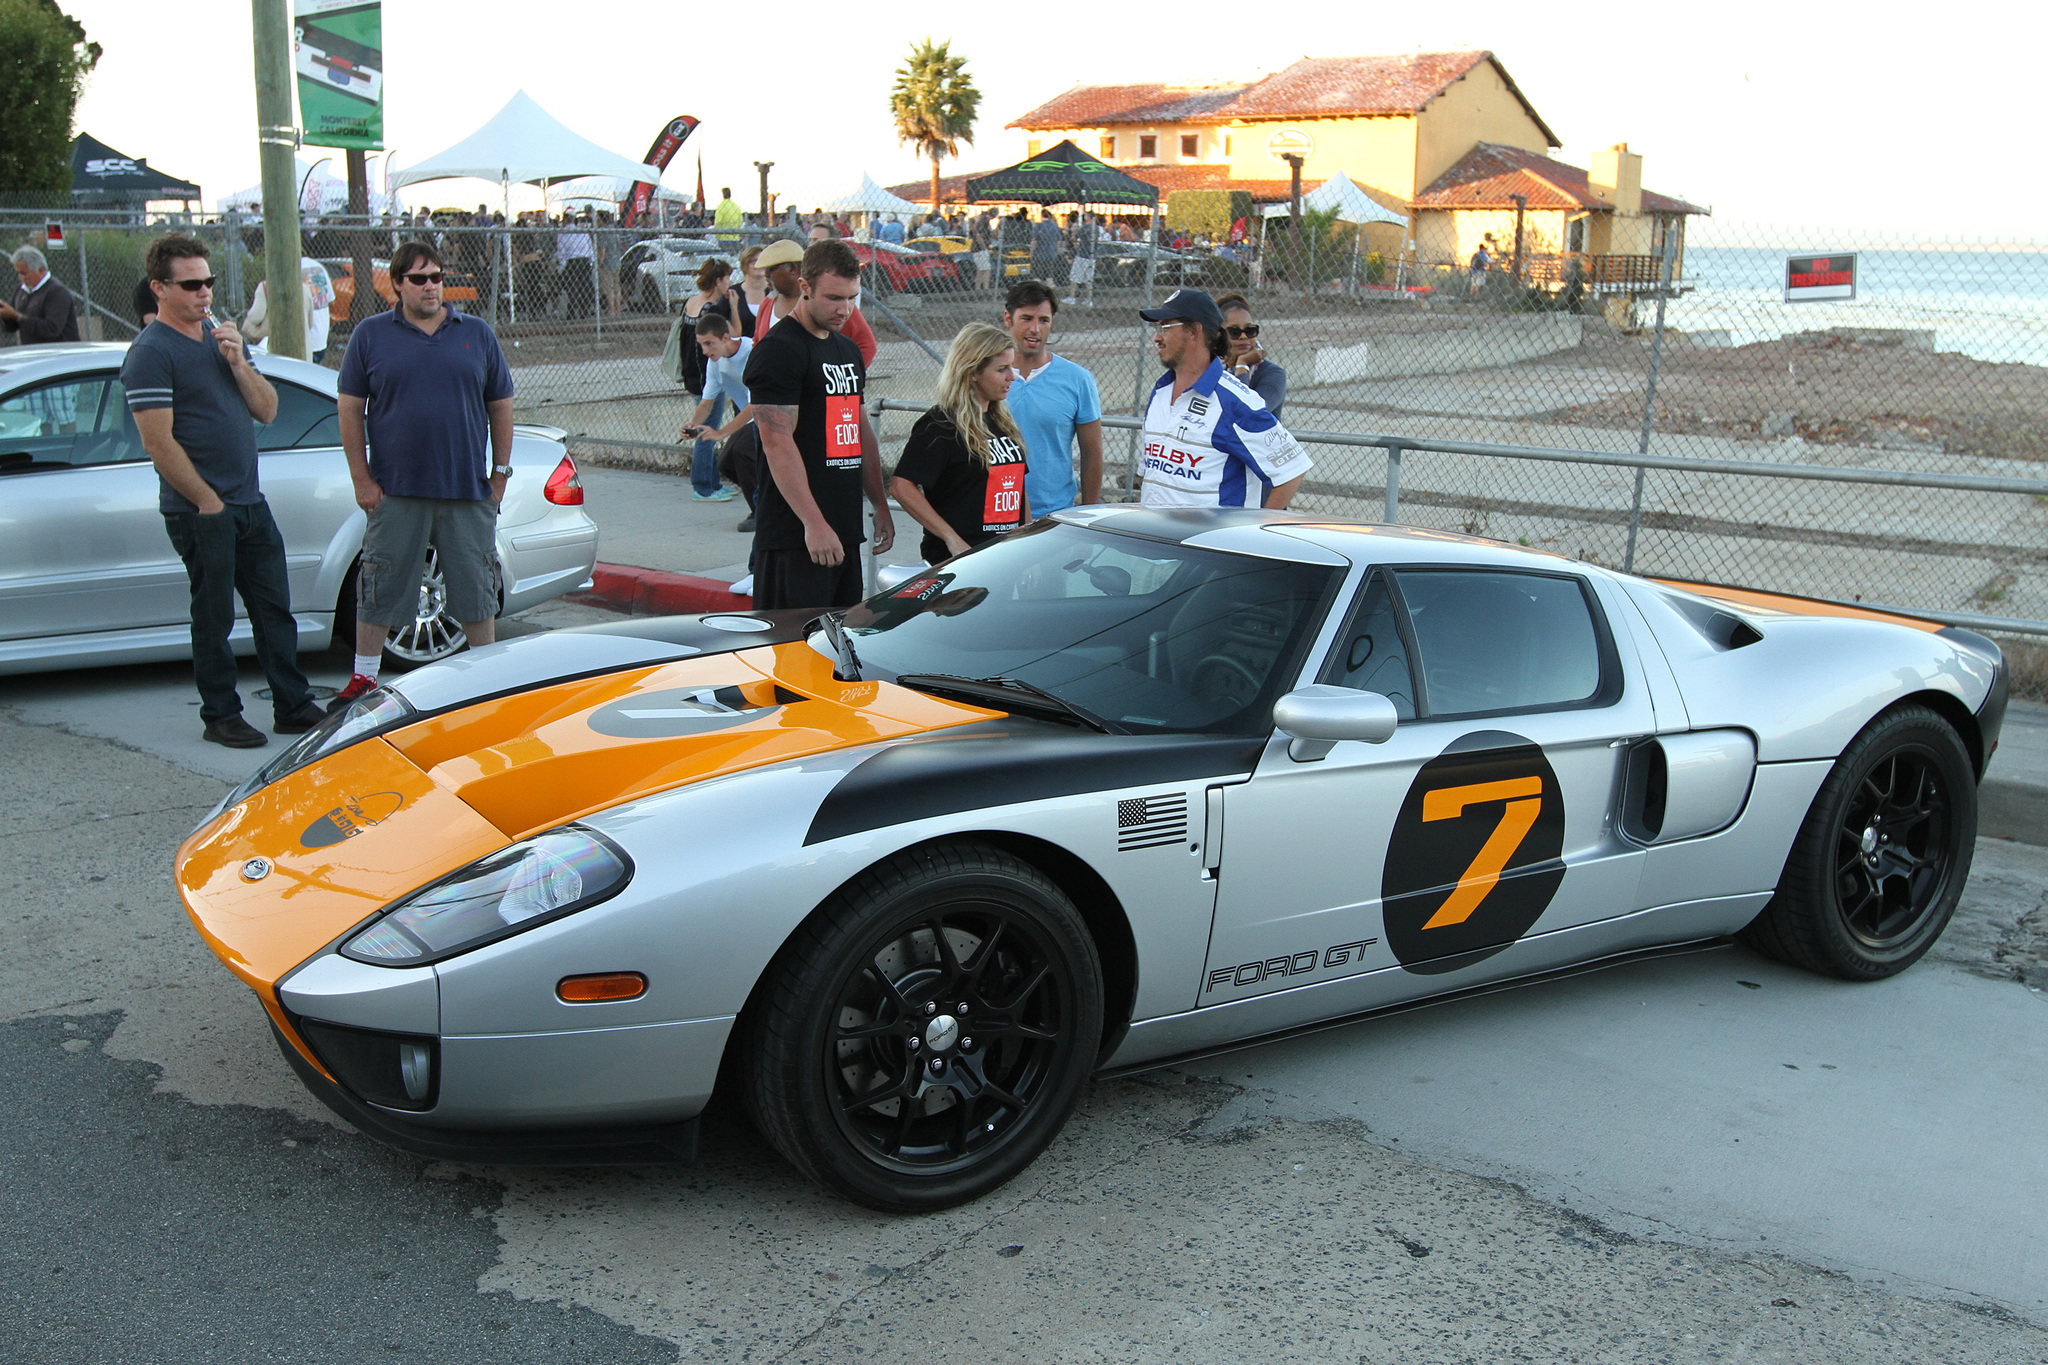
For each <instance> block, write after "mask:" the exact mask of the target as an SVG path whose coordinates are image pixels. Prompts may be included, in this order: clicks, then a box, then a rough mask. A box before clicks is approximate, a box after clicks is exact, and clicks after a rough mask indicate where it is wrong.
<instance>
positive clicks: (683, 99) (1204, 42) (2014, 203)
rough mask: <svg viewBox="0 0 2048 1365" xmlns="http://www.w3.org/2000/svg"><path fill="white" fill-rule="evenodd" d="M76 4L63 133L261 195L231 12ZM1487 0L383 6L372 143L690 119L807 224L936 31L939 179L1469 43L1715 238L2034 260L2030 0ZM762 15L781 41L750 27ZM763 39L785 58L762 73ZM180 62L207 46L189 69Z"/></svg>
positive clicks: (410, 157) (634, 0)
mask: <svg viewBox="0 0 2048 1365" xmlns="http://www.w3.org/2000/svg"><path fill="white" fill-rule="evenodd" d="M64 3H65V6H66V8H67V9H68V10H69V11H70V12H71V13H72V14H73V15H75V16H76V17H77V18H78V19H79V20H80V22H81V23H83V24H84V25H85V28H86V32H87V34H88V35H89V36H90V37H91V38H92V39H93V40H94V41H96V42H98V43H100V44H101V45H102V46H103V47H104V48H105V49H106V55H105V56H104V57H103V58H102V60H101V62H100V65H99V69H98V70H97V71H96V72H95V73H94V74H93V76H92V77H91V79H90V83H89V84H88V86H87V88H86V93H85V97H84V99H83V100H82V101H81V102H80V105H79V109H78V121H77V127H78V129H80V130H83V131H89V132H91V133H92V134H93V135H94V136H95V137H98V138H99V139H101V140H102V141H104V142H106V143H109V144H110V145H112V146H114V147H116V148H119V149H120V150H121V151H123V152H125V153H127V154H128V155H131V156H137V157H147V158H148V159H149V161H150V163H151V164H152V165H153V166H155V167H157V168H158V169H160V170H164V171H167V172H169V173H171V174H173V175H178V176H181V177H184V178H185V179H188V180H197V181H199V182H200V183H201V185H202V186H203V187H204V189H205V192H206V195H207V200H208V202H209V204H211V203H212V202H213V200H214V199H215V198H216V197H217V196H219V195H223V194H227V193H232V192H233V191H235V190H238V189H241V188H243V187H245V186H248V185H252V184H254V183H255V182H256V181H257V179H258V170H257V157H256V136H255V125H256V112H255V96H254V92H253V84H252V79H251V76H250V71H251V46H252V45H251V40H250V27H249V24H250V18H249V16H250V9H249V6H248V5H247V4H243V3H239V2H238V0H188V3H187V4H186V5H184V6H180V7H177V11H178V13H179V14H180V16H181V17H180V19H179V20H177V21H175V22H172V21H167V20H166V18H165V15H166V12H167V7H166V6H165V5H164V3H163V0H64ZM1494 8H1495V7H1493V6H1487V5H1477V6H1470V5H1467V6H1401V7H1394V6H1385V5H1335V4H1331V3H1328V0H1312V2H1311V3H1306V4H1304V3H1300V2H1299V0H1297V3H1296V4H1295V5H1294V6H1293V7H1292V10H1291V12H1290V10H1289V8H1288V7H1285V6H1263V7H1262V6H1254V5H1250V4H1247V3H1244V0H1235V2H1234V3H1230V4H1212V3H1207V0H1194V2H1191V3H1181V4H1178V5H1170V4H1169V5H1159V4H1150V5H1114V6H1109V7H1106V8H1105V9H1104V10H1099V11H1097V10H1092V9H1091V8H1088V7H1079V8H1074V7H1063V6H1057V5H1051V6H1049V5H1044V4H1040V5H1035V6H1021V5H1008V6H977V5H966V4H956V5H938V6H923V7H920V9H921V10H923V11H924V12H925V13H927V14H932V15H936V16H937V18H936V21H935V22H934V23H933V24H932V26H931V27H930V28H929V30H927V29H926V28H925V26H924V25H922V24H918V23H915V22H913V21H908V20H906V19H904V18H903V17H902V15H903V10H902V8H901V7H899V6H895V5H882V4H878V5H873V6H849V5H831V6H827V5H823V4H819V3H816V2H815V0H782V3H780V4H778V5H776V6H774V7H772V8H770V7H766V6H761V7H755V6H715V7H714V6H705V7H696V6H686V5H683V4H679V3H677V2H676V0H665V2H664V3H650V2H649V0H611V2H610V3H607V4H604V5H576V4H562V3H560V0H548V3H540V2H539V0H490V2H489V3H483V4H480V3H477V0H465V2H464V3H451V0H385V4H384V50H385V90H386V102H385V130H386V131H385V136H386V142H387V146H388V147H389V148H390V149H391V151H392V161H393V163H394V164H395V165H396V166H398V167H400V168H403V167H405V166H407V165H410V164H412V163H413V162H416V161H421V160H424V159H425V158H427V157H429V156H431V155H433V154H434V153H436V152H439V151H440V150H441V149H443V148H444V147H447V146H449V145H451V144H453V143H455V142H457V141H459V140H461V139H462V138H463V137H466V136H467V135H468V134H469V133H471V132H472V131H474V130H475V129H476V127H477V126H478V125H480V124H481V123H483V121H484V120H485V119H487V118H489V117H490V115H491V114H493V113H495V112H496V111H497V110H498V108H499V107H500V106H502V105H503V104H504V102H505V101H506V100H507V99H509V98H510V97H511V96H512V95H513V94H514V93H515V92H516V91H518V90H521V89H524V90H525V91H526V92H527V93H528V94H529V95H531V96H532V97H533V98H534V99H536V100H538V101H539V102H540V104H541V105H542V106H543V107H544V108H546V109H548V110H549V111H550V112H552V113H553V114H554V115H555V116H556V117H557V118H558V119H560V120H561V121H562V122H564V123H566V124H567V125H568V126H569V127H570V128H572V129H574V130H575V131H577V132H579V133H581V134H582V135H584V136H585V137H588V138H590V139H592V140H593V141H596V142H599V143H601V144H603V145H605V146H607V147H609V148H611V149H613V150H614V151H617V152H619V153H621V154H622V155H625V156H628V157H632V158H636V159H637V158H638V157H640V156H642V155H644V154H645V151H646V148H647V145H648V144H649V143H650V142H651V141H652V140H653V139H654V137H655V135H656V134H657V133H658V132H659V131H660V129H661V127H662V125H663V124H664V123H666V122H667V120H669V119H670V118H672V117H674V116H675V115H677V114H694V115H696V116H697V117H698V118H700V119H702V120H703V124H702V126H701V127H700V128H699V129H698V130H697V132H696V133H695V135H694V136H693V137H692V138H691V140H690V142H689V143H687V144H686V145H685V146H684V149H683V151H682V153H680V154H679V155H678V157H677V159H676V161H675V162H674V163H673V164H672V165H671V166H670V168H669V173H668V176H667V183H668V184H670V185H672V186H674V187H677V188H679V189H682V190H683V191H685V192H686V193H687V192H690V191H692V190H693V188H694V185H695V181H696V166H697V154H698V153H700V152H701V153H702V156H703V163H704V179H705V185H706V187H707V188H708V190H709V191H710V193H711V196H712V197H713V198H714V199H715V198H716V197H717V194H718V191H719V188H720V187H721V186H722V185H731V186H732V187H733V189H734V190H735V191H736V195H735V197H736V198H738V199H739V200H740V201H741V202H742V203H744V204H747V205H749V206H751V205H752V204H753V203H754V202H755V201H756V199H757V191H756V189H755V185H756V176H755V173H754V169H753V163H754V162H755V161H757V160H761V161H773V162H774V163H775V166H774V169H773V171H772V172H771V173H770V185H771V188H774V189H777V190H780V191H782V192H783V193H784V194H785V195H789V196H793V197H794V199H795V201H796V203H797V204H798V206H799V207H804V208H808V207H809V206H810V205H811V204H812V203H815V202H817V201H820V200H823V199H826V198H829V197H831V196H833V195H836V194H840V193H844V192H846V191H848V190H851V189H853V188H854V187H856V186H857V185H858V184H859V183H860V177H861V173H862V172H863V171H866V172H868V173H870V174H872V175H873V176H874V177H875V179H876V180H878V181H879V182H881V183H882V184H885V185H887V184H895V183H899V182H902V181H907V180H921V179H923V178H925V177H926V176H928V174H929V170H928V167H927V165H926V164H925V163H923V162H921V161H920V160H919V159H918V157H917V156H916V154H915V153H914V152H912V151H911V150H910V149H909V148H906V147H903V146H901V145H900V144H898V143H897V141H896V138H895V135H894V131H893V129H892V126H891V123H890V119H889V113H888V90H889V85H890V83H891V81H892V79H893V75H894V71H895V68H896V67H897V65H898V64H899V63H900V62H901V61H902V60H903V58H904V56H905V54H906V53H907V52H908V50H909V48H910V46H911V45H912V44H913V43H914V42H916V41H917V40H918V39H920V38H922V37H925V36H927V32H928V33H929V36H930V37H932V38H934V39H938V40H950V41H951V42H952V45H953V50H954V52H955V53H956V54H959V55H962V56H964V57H966V59H967V61H968V68H969V71H970V72H971V74H972V75H973V77H974V80H975V82H976V84H977V85H978V86H979V87H980V89H981V92H982V104H981V118H980V122H979V126H978V129H977V135H976V139H975V142H974V144H973V145H972V146H971V147H963V148H962V155H961V158H960V160H959V161H958V162H957V163H954V162H948V163H946V165H945V170H946V173H948V174H952V173H954V172H956V171H979V170H988V169H994V168H996V167H999V166H1004V165H1007V164H1009V163H1011V162H1013V161H1016V160H1018V159H1020V158H1021V157H1022V156H1023V155H1024V152H1025V146H1024V134H1023V133H1022V132H1020V131H1017V130H1014V129H1009V128H1006V127H1005V126H1004V125H1005V124H1007V123H1008V122H1009V121H1010V120H1011V119H1013V118H1015V117H1017V116H1018V115H1019V114H1021V113H1023V112H1025V111H1026V110H1028V109H1030V108H1032V107H1034V106H1036V105H1038V104H1040V103H1042V102H1043V101H1045V100H1047V99H1049V98H1051V97H1052V96H1053V95H1056V94H1058V93H1059V92H1060V91H1062V90H1064V89H1066V88H1068V87H1070V86H1073V85H1077V84H1098V83H1113V82H1117V81H1134V80H1170V81H1182V82H1207V81H1230V80H1245V79H1251V78H1254V77H1257V76H1259V75H1262V74H1265V73H1268V72H1272V71H1277V70H1279V69H1281V68H1283V67H1285V66H1287V65H1288V64H1289V63H1291V62H1293V61H1296V60H1299V59H1300V58H1301V57H1303V56H1349V55H1358V54H1365V53H1392V52H1412V51H1450V50H1461V49H1470V48H1484V49H1488V50H1491V51H1492V52H1493V53H1494V54H1495V55H1496V56H1497V57H1498V58H1499V60H1500V61H1501V62H1502V64H1503V65H1504V66H1505V67H1506V69H1507V70H1508V72H1509V73H1510V74H1511V75H1512V76H1513V77H1514V79H1515V82H1516V83H1517V84H1518V85H1519V86H1520V87H1521V89H1522V92H1523V94H1524V95H1526V96H1527V97H1528V98H1529V100H1530V102H1531V103H1532V104H1533V105H1534V106H1535V108H1536V110H1537V111H1538V112H1539V113H1540V114H1541V115H1542V116H1543V118H1544V120H1545V122H1547V123H1548V124H1549V125H1550V126H1551V128H1552V129H1553V130H1555V131H1556V133H1557V134H1558V136H1559V137H1560V138H1562V139H1563V141H1564V148H1563V150H1562V151H1560V152H1556V153H1553V155H1556V156H1558V157H1560V159H1563V160H1565V161H1568V162H1571V163H1572V164H1574V165H1578V166H1584V165H1585V164H1586V163H1587V159H1588V157H1589V156H1590V154H1591V152H1592V151H1593V150H1595V149H1597V148H1599V147H1603V146H1606V145H1608V144H1610V143H1614V142H1619V141H1627V142H1628V143H1629V145H1630V147H1631V148H1632V149H1633V150H1635V151H1637V152H1639V153H1641V154H1642V155H1643V157H1644V165H1643V179H1644V183H1645V184H1646V185H1647V186H1648V187H1650V188H1652V189H1656V190H1661V191H1663V192H1665V193H1669V194H1676V195H1681V196H1683V197H1685V198H1687V199H1689V200H1691V201H1693V202H1694V203H1699V204H1704V205H1710V206H1711V207H1712V208H1713V210H1714V214H1715V219H1716V223H1715V226H1716V227H1717V228H1727V229H1733V228H1735V227H1736V226H1737V225H1739V224H1752V223H1754V224H1800V225H1840V226H1853V227H1858V228H1864V229H1870V230H1881V231H1884V232H1887V233H1896V234H1898V235H1900V236H1901V237H1916V236H1917V237H1921V238H1925V239H1929V240H1933V239H1937V238H1939V239H1942V240H1948V241H1987V242H1988V241H2032V242H2042V243H2048V167H2043V166H2042V164H2041V163H2040V160H2039V158H2038V157H2037V156H2035V155H2033V154H2032V149H2033V148H2036V147H2038V146H2039V145H2040V143H2039V140H2038V139H2037V138H2035V137H2034V136H2033V133H2034V129H2035V127H2036V126H2037V124H2038V121H2039V118H2040V112H2039V104H2040V95H2039V91H2038V90H2037V88H2036V87H2035V86H2034V84H2033V82H2034V80H2035V79H2037V77H2036V76H2034V75H2032V74H2031V72H2032V71H2033V70H2034V69H2035V68H2034V66H2033V63H2032V61H2031V59H2030V57H2029V56H2027V55H2026V54H2029V53H2031V52H2035V51H2038V50H2039V48H2040V46H2041V44H2042V42H2043V40H2044V39H2048V18H2044V15H2048V10H2044V8H2043V7H2041V6H2039V5H2022V4H2016V3H1985V2H1983V0H1959V2H1958V3H1951V4H1949V5H1946V6H1942V7H1932V8H1930V7H1925V6H1919V7H1913V8H1910V9H1908V8H1905V7H1901V8H1900V9H1899V10H1896V11H1886V10H1883V9H1881V8H1880V7H1876V6H1862V7H1857V6H1843V5H1840V4H1817V3H1809V2H1808V0H1781V2H1780V3H1759V2H1758V0H1723V3H1718V4H1713V5H1706V6H1700V5H1687V6H1677V5H1670V6H1664V7H1662V8H1661V9H1660V8H1651V7H1639V6H1628V7H1618V8H1614V9H1611V10H1607V11H1604V12H1603V11H1599V10H1594V11H1586V12H1582V13H1580V14H1579V16H1578V17H1577V18H1572V17H1569V16H1568V15H1565V14H1562V13H1560V12H1558V11H1555V10H1550V9H1542V8H1540V7H1530V6H1517V7H1513V8H1512V9H1509V8H1508V7H1505V6H1502V7H1498V8H1499V10H1500V12H1499V13H1497V14H1489V13H1488V12H1487V11H1488V10H1490V9H1494ZM771 14H772V15H773V16H774V21H775V28H774V34H775V41H774V44H773V47H772V48H771V47H770V46H769V45H767V44H764V43H762V42H760V41H754V40H750V39H748V38H747V37H746V36H745V34H744V32H743V30H742V29H741V28H740V26H739V22H740V21H743V20H744V19H745V18H747V17H749V16H753V15H762V16H767V15H771ZM1081 15H1085V16H1086V17H1085V19H1081V20H1079V21H1078V22H1077V19H1078V17H1079V16H1081ZM1168 15H1171V16H1172V18H1171V19H1170V21H1169V20H1167V19H1165V18H1164V17H1163V16H1168ZM200 34H204V35H206V38H205V39H203V40H202V41H200V42H199V43H198V44H197V45H194V43H193V39H194V38H195V37H197V36H198V35H200ZM771 50H772V51H773V52H776V53H778V54H781V60H780V66H779V69H777V70H776V71H775V74H773V75H772V76H768V77H766V78H764V76H763V73H764V71H767V70H770V69H771V67H772V66H773V65H774V64H773V63H771V61H770V60H769V59H768V58H767V57H765V56H764V55H763V54H764V53H765V52H768V51H771ZM195 53H204V54H207V60H205V61H204V64H203V65H201V64H199V63H197V62H195V60H194V55H195ZM1993 55H2005V56H2006V60H2005V61H2003V62H2001V63H1992V62H1990V61H1989V58H1990V57H1991V56H1993ZM326 154H327V153H326V152H325V151H324V150H309V151H308V152H306V153H304V155H306V156H307V157H309V158H313V157H318V156H321V155H326ZM334 155H335V157H336V161H335V164H334V166H333V167H330V168H329V169H334V170H337V171H338V169H339V166H340V154H339V153H335V154H334ZM375 164H376V163H374V162H373V167H374V166H375ZM375 173H376V172H375V171H374V169H373V172H372V174H373V176H374V175H375ZM481 188H482V187H481V186H474V185H449V186H445V187H421V188H420V189H419V190H417V191H414V192H413V193H414V194H415V195H417V196H418V197H415V198H412V199H411V200H410V202H413V203H416V204H417V203H420V202H422V201H424V202H426V203H428V204H430V205H441V204H450V205H462V204H466V203H474V202H476V201H477V199H478V198H479V197H481V196H480V195H479V194H478V193H477V191H478V190H480V189H481ZM465 194H466V195H467V197H466V198H465V197H464V195H465ZM783 202H784V203H785V204H787V203H788V202H789V200H788V199H787V198H785V199H784V200H783Z"/></svg>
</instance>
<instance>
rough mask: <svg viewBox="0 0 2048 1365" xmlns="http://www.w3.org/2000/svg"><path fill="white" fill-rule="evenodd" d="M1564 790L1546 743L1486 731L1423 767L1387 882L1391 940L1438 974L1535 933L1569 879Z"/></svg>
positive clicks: (1421, 969) (1391, 847)
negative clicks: (1533, 927)
mask: <svg viewBox="0 0 2048 1365" xmlns="http://www.w3.org/2000/svg"><path fill="white" fill-rule="evenodd" d="M1563 852H1564V797H1563V794H1562V792H1560V790H1559V789H1558V785H1557V774H1556V773H1555V772H1553V771H1551V767H1550V760H1548V759H1546V758H1545V757H1544V756H1543V750H1542V749H1541V748H1539V747H1538V746H1537V745H1536V744H1534V743H1532V742H1531V741H1529V740H1527V739H1524V738H1523V737H1522V736H1520V735H1513V734H1509V733H1507V732H1506V731H1504V730H1481V731H1478V732H1476V733H1473V734H1469V735H1466V736H1464V737H1463V738H1461V739H1459V740H1456V741H1455V742H1453V743H1452V744H1451V746H1450V747H1449V748H1448V749H1446V750H1444V752H1443V753H1442V754H1440V755H1438V756H1437V757H1436V758H1433V759H1431V760H1430V761H1429V762H1427V763H1425V764H1423V765H1422V771H1420V772H1418V773H1417V774H1416V775H1415V781H1414V783H1413V785H1411V786H1410V787H1409V788H1408V796H1407V799H1406V800H1404V801H1402V803H1401V814H1400V817H1399V818H1398V819H1397V820H1396V821H1395V822H1394V834H1393V838H1392V840H1391V841H1390V842H1389V844H1388V846H1387V865H1386V870H1385V872H1384V873H1383V874H1382V876H1381V880H1380V888H1381V889H1380V894H1381V896H1382V897H1383V914H1384V916H1385V919H1386V926H1387V947H1389V948H1390V949H1392V950H1393V953H1394V956H1395V957H1396V958H1397V959H1399V961H1400V963H1401V965H1402V966H1403V967H1405V968H1406V969H1407V970H1409V971H1411V972H1416V973H1420V974H1422V975H1431V976H1433V975H1436V974H1438V973H1441V972H1454V971H1457V970H1458V969H1459V968H1461V967H1469V966H1471V965H1472V964H1473V963H1475V962H1478V961H1481V960H1482V959H1485V958H1488V957H1491V956H1493V954H1495V953H1497V952H1499V951H1500V950H1501V949H1503V948H1505V947H1507V946H1508V945H1509V944H1511V943H1513V942H1514V941H1515V940H1516V939H1518V938H1520V937H1521V936H1522V935H1523V934H1525V933H1527V932H1528V931H1529V926H1531V925H1533V924H1534V923H1536V921H1537V919H1538V918H1539V917H1540V916H1541V915H1542V914H1543V911H1544V908H1545V907H1547V906H1548V905H1549V904H1550V898H1551V897H1552V896H1555V895H1556V894H1557V888H1558V885H1559V883H1561V882H1563V881H1564V863H1563V861H1562V858H1561V855H1562V854H1563Z"/></svg>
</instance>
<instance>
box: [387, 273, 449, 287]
mask: <svg viewBox="0 0 2048 1365" xmlns="http://www.w3.org/2000/svg"><path fill="white" fill-rule="evenodd" d="M399 278H400V279H402V280H404V281H405V282H406V283H407V284H439V283H440V282H441V281H442V280H444V279H446V278H447V276H446V275H445V274H444V273H442V272H441V271H439V270H415V271H412V272H410V273H408V274H405V275H401V276H399Z"/></svg>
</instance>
